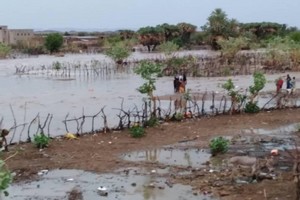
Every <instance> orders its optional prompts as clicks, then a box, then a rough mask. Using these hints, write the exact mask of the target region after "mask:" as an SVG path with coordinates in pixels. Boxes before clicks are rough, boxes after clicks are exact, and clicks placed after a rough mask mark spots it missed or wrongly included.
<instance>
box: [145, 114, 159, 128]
mask: <svg viewBox="0 0 300 200" xmlns="http://www.w3.org/2000/svg"><path fill="white" fill-rule="evenodd" d="M158 124H159V120H158V118H157V117H155V116H151V117H150V119H148V120H147V121H145V126H146V127H147V126H149V127H154V126H157V125H158Z"/></svg>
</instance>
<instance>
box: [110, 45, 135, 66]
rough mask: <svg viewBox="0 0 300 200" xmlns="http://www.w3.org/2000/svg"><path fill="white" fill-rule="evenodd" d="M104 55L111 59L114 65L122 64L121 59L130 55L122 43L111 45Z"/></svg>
mask: <svg viewBox="0 0 300 200" xmlns="http://www.w3.org/2000/svg"><path fill="white" fill-rule="evenodd" d="M106 55H108V56H109V57H111V58H112V59H113V60H114V61H115V62H116V63H118V64H122V63H123V59H125V58H127V57H128V56H129V55H130V51H129V49H128V48H127V47H126V45H125V43H124V42H118V43H116V44H114V45H112V46H111V47H110V48H109V49H108V50H107V51H106Z"/></svg>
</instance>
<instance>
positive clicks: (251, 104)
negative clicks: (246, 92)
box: [245, 101, 260, 113]
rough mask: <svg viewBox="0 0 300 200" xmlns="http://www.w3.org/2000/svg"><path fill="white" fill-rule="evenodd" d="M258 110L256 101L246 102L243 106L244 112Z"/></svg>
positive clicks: (256, 111) (255, 111)
mask: <svg viewBox="0 0 300 200" xmlns="http://www.w3.org/2000/svg"><path fill="white" fill-rule="evenodd" d="M259 111H260V109H259V107H258V105H257V102H250V101H249V102H248V103H247V104H246V106H245V112H246V113H258V112H259Z"/></svg>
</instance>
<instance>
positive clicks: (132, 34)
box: [118, 29, 135, 40]
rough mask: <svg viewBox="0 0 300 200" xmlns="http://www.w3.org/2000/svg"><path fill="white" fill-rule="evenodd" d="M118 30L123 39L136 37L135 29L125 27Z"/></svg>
mask: <svg viewBox="0 0 300 200" xmlns="http://www.w3.org/2000/svg"><path fill="white" fill-rule="evenodd" d="M118 32H119V34H120V38H121V40H128V39H132V38H133V37H135V31H133V30H128V29H124V30H119V31H118Z"/></svg>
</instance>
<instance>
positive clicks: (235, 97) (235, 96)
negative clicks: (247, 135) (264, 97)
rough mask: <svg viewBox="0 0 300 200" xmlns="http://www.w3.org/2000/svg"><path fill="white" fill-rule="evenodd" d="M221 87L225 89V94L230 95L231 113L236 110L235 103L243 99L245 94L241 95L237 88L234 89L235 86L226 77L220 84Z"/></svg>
mask: <svg viewBox="0 0 300 200" xmlns="http://www.w3.org/2000/svg"><path fill="white" fill-rule="evenodd" d="M222 88H224V89H225V90H227V94H228V95H229V96H230V97H231V102H232V107H231V111H230V112H231V113H232V112H233V111H236V105H237V104H238V103H242V102H244V101H245V99H246V96H245V95H242V94H241V92H240V91H239V90H236V88H237V87H235V85H234V83H233V82H232V80H231V79H228V80H227V82H226V83H224V84H223V85H222Z"/></svg>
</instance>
